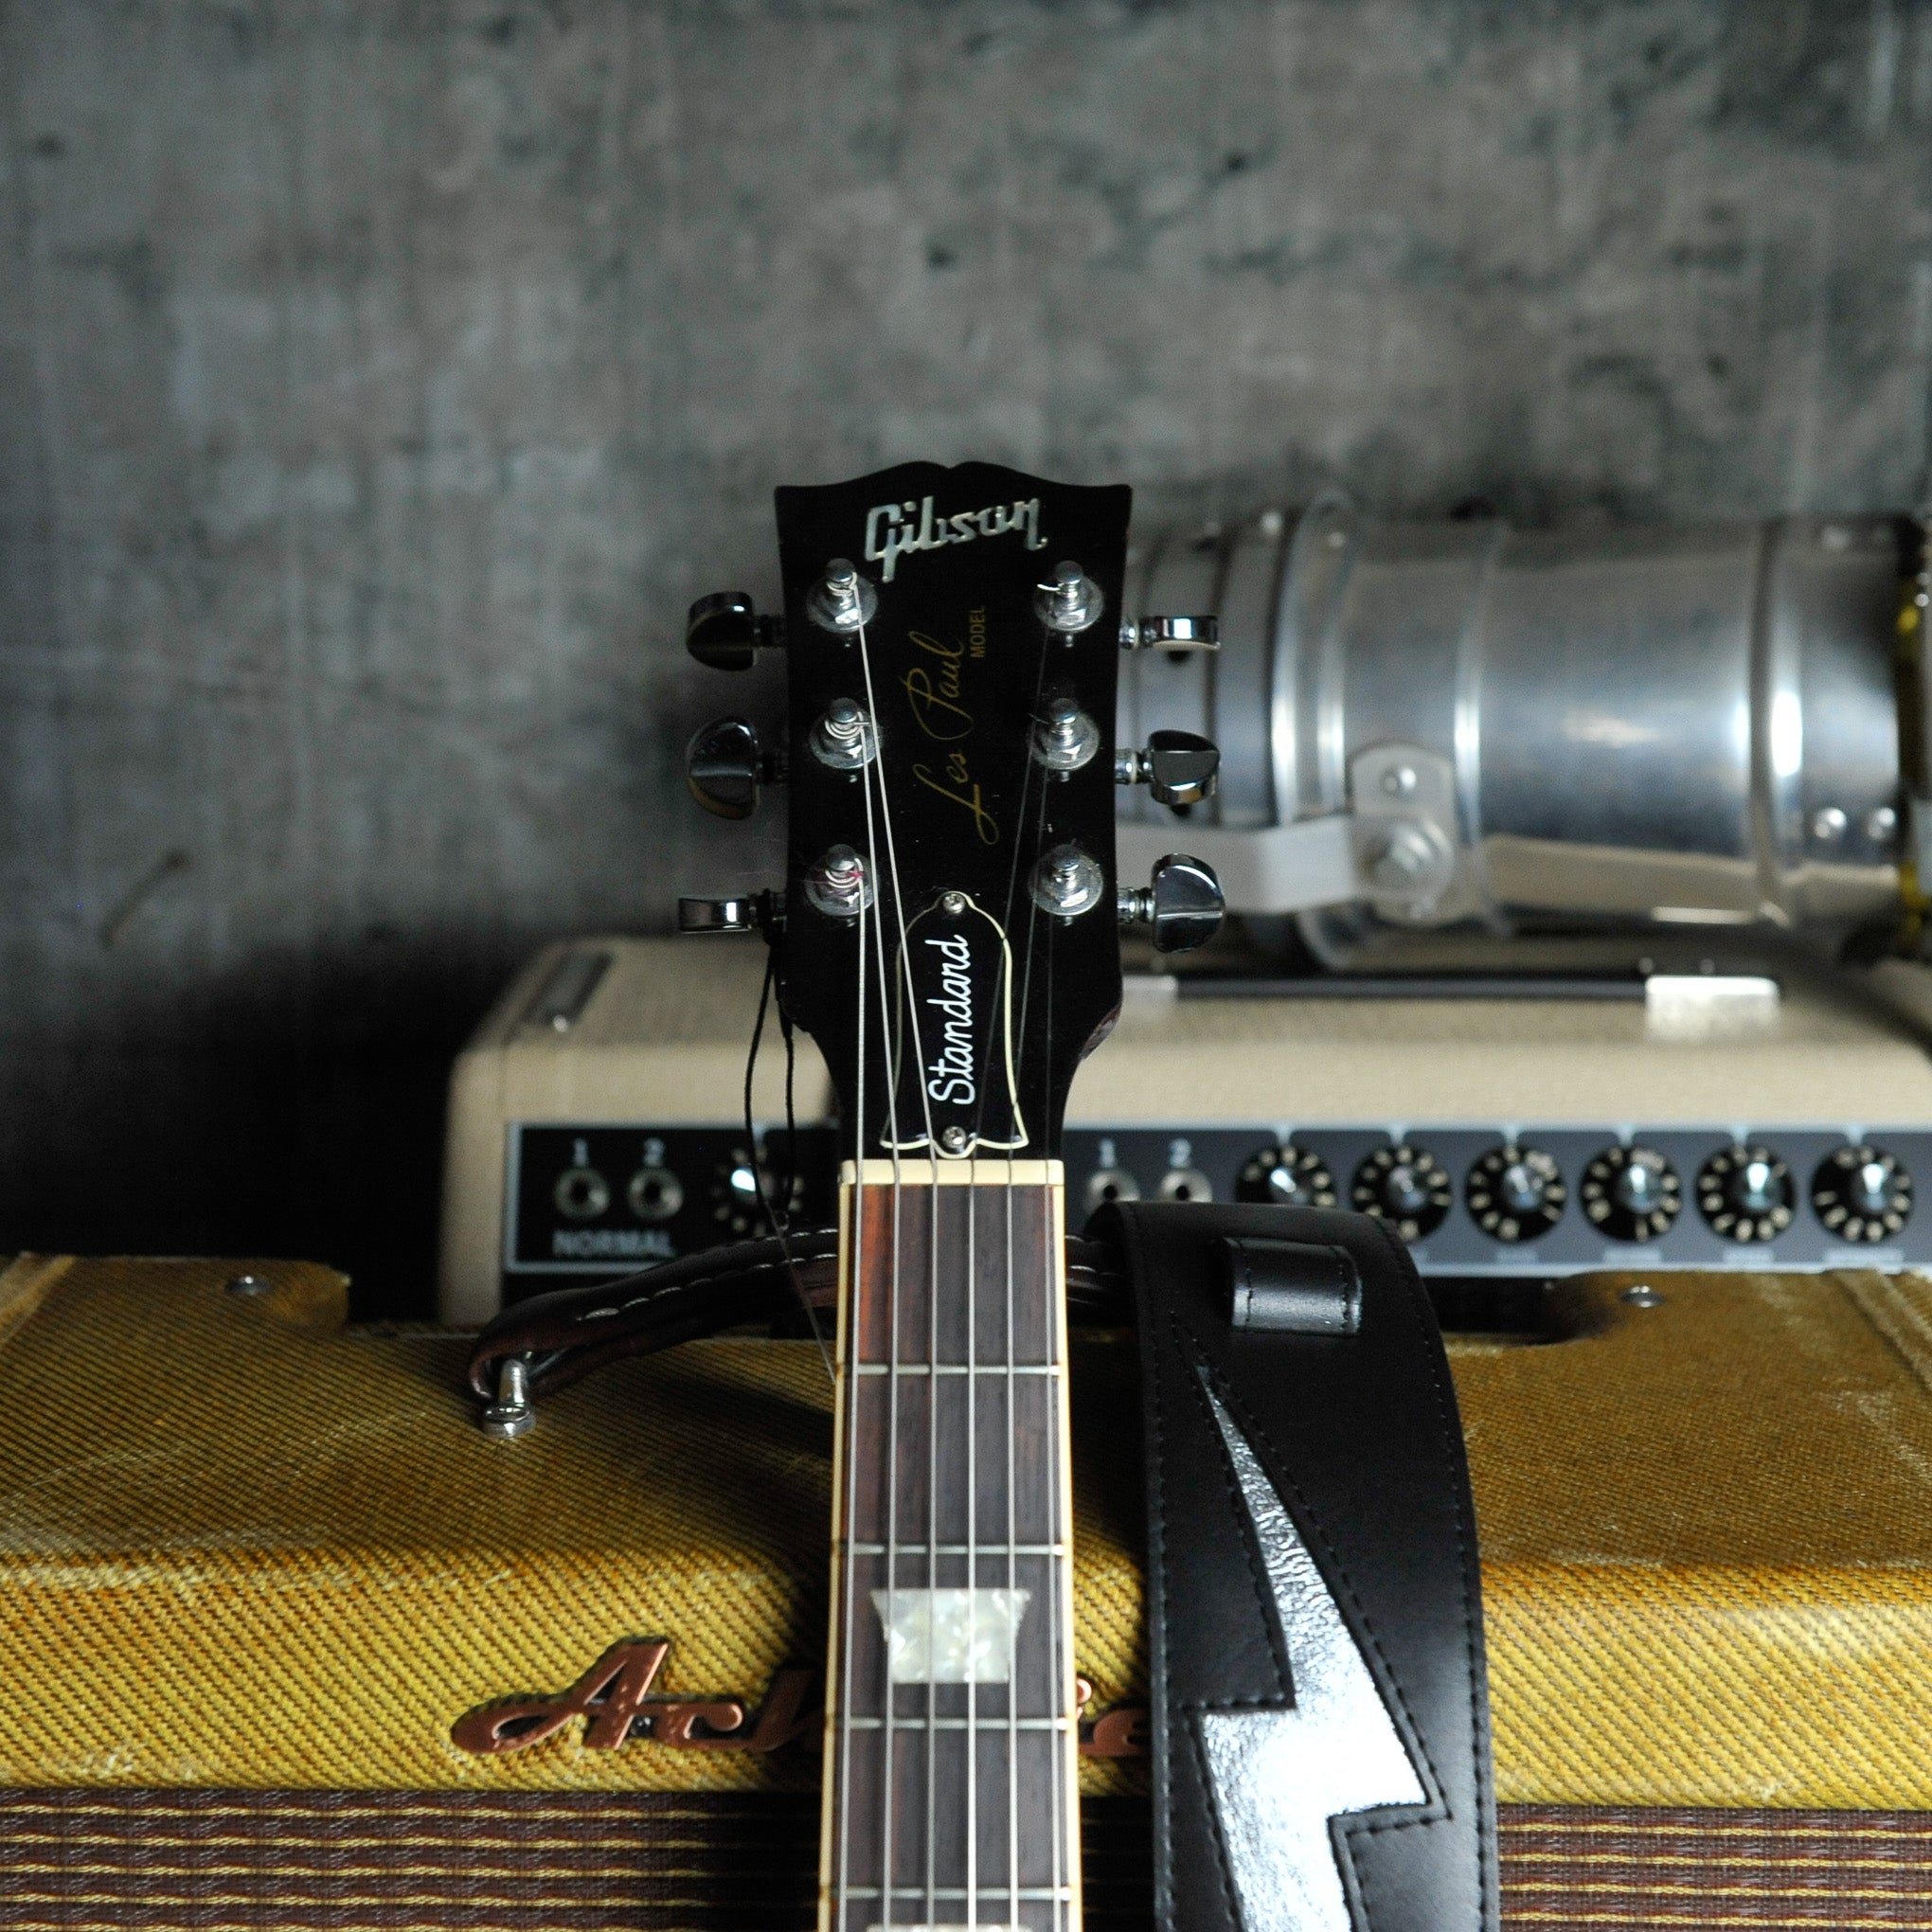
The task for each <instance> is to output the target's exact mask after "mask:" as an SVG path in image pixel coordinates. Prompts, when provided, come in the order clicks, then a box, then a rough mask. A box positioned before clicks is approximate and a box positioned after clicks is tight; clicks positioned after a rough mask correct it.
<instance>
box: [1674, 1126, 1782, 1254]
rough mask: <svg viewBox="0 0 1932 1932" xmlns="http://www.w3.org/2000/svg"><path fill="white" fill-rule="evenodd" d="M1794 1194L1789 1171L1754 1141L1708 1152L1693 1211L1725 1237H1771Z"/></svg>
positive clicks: (1775, 1234)
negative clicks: (1741, 1145)
mask: <svg viewBox="0 0 1932 1932" xmlns="http://www.w3.org/2000/svg"><path fill="white" fill-rule="evenodd" d="M1797 1198H1798V1190H1796V1189H1795V1188H1794V1187H1793V1186H1792V1184H1791V1170H1790V1169H1789V1168H1788V1167H1786V1166H1785V1164H1784V1163H1783V1161H1781V1160H1780V1158H1779V1157H1778V1156H1777V1155H1776V1154H1773V1153H1772V1152H1771V1150H1770V1149H1769V1148H1768V1147H1761V1146H1759V1145H1758V1144H1757V1143H1756V1142H1755V1141H1754V1142H1752V1143H1751V1144H1750V1145H1748V1146H1745V1147H1727V1148H1726V1149H1725V1151H1724V1152H1723V1153H1722V1154H1712V1155H1711V1156H1710V1158H1709V1159H1708V1161H1706V1162H1705V1163H1704V1169H1703V1172H1701V1173H1699V1175H1698V1176H1697V1207H1698V1211H1699V1212H1700V1213H1701V1214H1702V1215H1703V1216H1704V1218H1705V1220H1706V1221H1708V1223H1709V1224H1710V1227H1711V1231H1712V1232H1713V1233H1714V1234H1721V1235H1723V1236H1724V1238H1725V1240H1726V1241H1735V1242H1740V1243H1744V1242H1754V1241H1776V1240H1777V1238H1778V1237H1779V1236H1780V1234H1782V1233H1783V1232H1784V1230H1785V1229H1786V1228H1787V1227H1789V1226H1790V1225H1791V1219H1792V1212H1793V1207H1794V1205H1795V1203H1796V1201H1797Z"/></svg>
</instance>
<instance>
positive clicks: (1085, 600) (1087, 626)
mask: <svg viewBox="0 0 1932 1932" xmlns="http://www.w3.org/2000/svg"><path fill="white" fill-rule="evenodd" d="M1105 605H1106V599H1105V598H1104V597H1102V596H1101V594H1100V585H1099V584H1098V583H1096V582H1095V581H1093V579H1092V578H1091V577H1089V576H1088V575H1087V574H1086V572H1085V571H1084V570H1082V568H1081V567H1080V565H1079V564H1072V563H1068V564H1055V565H1054V566H1053V581H1052V582H1050V583H1042V584H1036V585H1035V586H1034V589H1033V608H1034V609H1035V610H1036V611H1037V612H1039V614H1040V621H1041V622H1042V623H1043V624H1045V625H1046V626H1047V629H1048V630H1049V631H1053V632H1056V633H1057V634H1058V635H1060V636H1062V637H1065V638H1068V639H1071V638H1074V637H1077V636H1078V635H1080V634H1081V632H1082V631H1089V630H1091V629H1092V628H1093V627H1094V625H1095V624H1097V623H1099V622H1100V612H1101V611H1102V610H1103V609H1104V608H1105Z"/></svg>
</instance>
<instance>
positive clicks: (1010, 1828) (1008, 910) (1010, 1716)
mask: <svg viewBox="0 0 1932 1932" xmlns="http://www.w3.org/2000/svg"><path fill="white" fill-rule="evenodd" d="M1052 635H1053V634H1052V633H1051V632H1044V631H1043V633H1042V637H1041V652H1040V659H1039V671H1038V675H1037V677H1036V678H1035V681H1034V689H1033V703H1032V716H1031V720H1030V722H1032V723H1035V724H1037V723H1039V722H1041V721H1042V717H1043V713H1042V705H1043V703H1044V699H1045V692H1046V685H1047V667H1048V663H1049V660H1050V658H1051V655H1052V649H1053V646H1052V641H1051V640H1052ZM1037 762H1038V761H1037V760H1034V759H1033V758H1032V757H1031V756H1030V755H1029V757H1028V759H1027V762H1026V765H1025V767H1024V769H1023V775H1022V779H1021V788H1020V799H1019V811H1018V814H1017V816H1018V820H1019V822H1020V823H1022V824H1024V823H1025V821H1026V818H1027V812H1028V805H1029V793H1030V791H1031V788H1032V785H1033V783H1034V780H1035V778H1038V781H1039V785H1040V798H1039V814H1038V819H1037V821H1036V823H1035V825H1034V828H1033V832H1034V836H1033V839H1032V841H1031V845H1032V849H1033V850H1035V851H1036V852H1037V851H1039V850H1040V849H1041V846H1042V843H1043V840H1044V837H1045V832H1046V824H1047V802H1048V796H1049V792H1048V785H1049V781H1048V778H1047V773H1046V771H1045V769H1044V768H1040V769H1039V770H1038V771H1037V772H1036V769H1035V767H1036V765H1037ZM1026 845H1027V842H1026V841H1024V840H1022V839H1018V838H1016V839H1015V840H1014V841H1013V851H1012V862H1011V865H1010V867H1009V868H1008V872H1007V888H1006V902H1005V904H1004V906H1003V907H1002V915H1003V917H1002V923H1001V930H1002V933H1003V934H1010V933H1011V930H1012V925H1013V921H1014V917H1015V915H1016V913H1017V911H1018V902H1019V891H1020V865H1021V860H1022V857H1023V854H1024V850H1026ZM1038 929H1039V921H1038V917H1037V915H1036V914H1035V912H1034V909H1033V908H1032V907H1030V906H1029V908H1028V938H1027V951H1026V960H1025V974H1024V979H1023V987H1024V991H1023V993H1022V996H1021V1009H1020V1010H1021V1018H1020V1029H1019V1030H1020V1037H1021V1039H1022V1041H1024V1040H1025V1038H1026V1016H1027V1012H1028V1010H1029V1005H1030V999H1031V992H1032V966H1033V948H1034V944H1035V938H1036V935H1037V932H1038ZM1008 965H1009V971H1010V970H1011V955H1010V953H1009V955H1008ZM1004 992H1005V995H1006V998H1005V1001H1004V1002H1001V1003H996V1015H997V1014H999V1013H1000V1012H1001V1011H1002V1010H1003V1011H1004V1012H1006V1013H1010V1010H1011V993H1012V989H1011V981H1010V980H1009V983H1008V985H1007V986H1006V988H1005V989H1004ZM988 1047H989V1055H990V1054H991V1051H992V1048H993V1041H992V1038H991V1036H989V1040H988ZM986 1099H987V1095H986V1093H985V1092H982V1096H981V1100H980V1106H979V1118H978V1122H977V1125H978V1127H979V1128H980V1129H982V1130H983V1128H984V1126H985V1108H986ZM1008 1137H1009V1140H1011V1138H1012V1137H1013V1136H1011V1135H1009V1136H1008ZM1014 1159H1015V1151H1014V1150H1013V1149H1012V1148H1011V1146H1010V1147H1009V1148H1008V1150H1007V1176H1006V1186H1005V1189H1004V1190H1003V1191H1004V1196H1005V1199H1004V1208H1005V1225H1006V1257H1005V1259H1006V1320H1005V1329H1006V1337H1005V1340H1006V1347H1005V1357H1006V1403H1005V1411H1006V1422H1007V1432H1006V1436H1007V1497H1006V1500H1007V1550H1006V1560H1007V1561H1006V1567H1007V1587H1008V1590H1009V1592H1010V1593H1011V1592H1012V1591H1013V1590H1015V1589H1016V1588H1017V1573H1018V1564H1017V1550H1018V1523H1017V1491H1018V1470H1017V1466H1016V1464H1017V1440H1018V1430H1017V1407H1016V1404H1017V1386H1018V1380H1019V1378H1018V1376H1017V1374H1016V1373H1015V1372H1014V1370H1015V1364H1016V1337H1017V1332H1018V1314H1017V1283H1016V1276H1015V1272H1014V1261H1015V1231H1016V1225H1015V1215H1014V1207H1015V1198H1014V1197H1015V1179H1014ZM1050 1231H1051V1230H1050V1224H1049V1223H1047V1222H1045V1221H1043V1233H1045V1234H1047V1235H1048V1236H1050ZM1053 1280H1054V1275H1053V1263H1052V1259H1051V1257H1050V1255H1049V1256H1048V1258H1047V1281H1046V1290H1047V1292H1046V1296H1045V1301H1046V1306H1045V1308H1044V1310H1043V1320H1044V1321H1045V1322H1046V1324H1047V1336H1046V1349H1045V1354H1046V1358H1047V1362H1048V1363H1050V1362H1052V1361H1053V1360H1054V1359H1055V1357H1054V1346H1053V1339H1052V1320H1053V1308H1052V1304H1053V1301H1054V1298H1055V1297H1054V1296H1053V1293H1052V1288H1053ZM1048 1386H1049V1387H1050V1381H1049V1383H1048ZM1047 1410H1048V1415H1047V1421H1048V1435H1049V1438H1050V1439H1051V1440H1050V1444H1049V1455H1050V1456H1051V1457H1052V1458H1054V1462H1055V1466H1056V1468H1057V1462H1058V1455H1059V1450H1058V1437H1057V1434H1056V1433H1055V1432H1054V1430H1053V1428H1052V1423H1053V1420H1054V1414H1055V1410H1054V1404H1053V1403H1052V1401H1051V1399H1050V1397H1049V1400H1048V1403H1047ZM1056 1481H1057V1477H1056ZM1049 1516H1050V1519H1051V1520H1050V1522H1049V1525H1048V1537H1047V1540H1048V1542H1051V1541H1053V1540H1054V1532H1055V1531H1056V1530H1057V1528H1058V1525H1059V1512H1058V1510H1057V1509H1052V1508H1050V1507H1049ZM1047 1565H1048V1583H1049V1590H1048V1592H1047V1611H1048V1620H1049V1623H1050V1624H1051V1627H1052V1630H1053V1632H1054V1635H1053V1636H1052V1637H1051V1638H1050V1639H1049V1642H1050V1645H1051V1648H1050V1650H1049V1671H1048V1674H1049V1678H1050V1679H1051V1683H1052V1686H1053V1687H1054V1688H1053V1689H1052V1690H1050V1691H1049V1698H1050V1701H1052V1702H1054V1703H1056V1704H1057V1703H1058V1702H1059V1698H1060V1690H1059V1682H1060V1676H1061V1674H1062V1669H1063V1667H1064V1658H1062V1657H1060V1655H1059V1649H1060V1637H1059V1617H1058V1611H1057V1607H1056V1606H1057V1602H1058V1597H1057V1590H1058V1584H1059V1564H1058V1561H1057V1560H1056V1559H1054V1558H1051V1557H1049V1558H1048V1559H1047ZM1007 1601H1008V1602H1009V1604H1011V1602H1012V1601H1013V1599H1012V1596H1011V1594H1009V1597H1008V1600H1007ZM1020 1689H1021V1686H1020V1681H1019V1646H1018V1639H1017V1632H1015V1633H1014V1634H1013V1640H1012V1644H1011V1655H1010V1661H1009V1681H1008V1686H1007V1737H1006V1774H1007V1776H1006V1787H1007V1893H1008V1923H1010V1924H1014V1925H1017V1924H1018V1923H1019V1920H1020V1912H1019V1891H1020V1879H1019V1776H1018V1761H1019V1699H1020ZM1049 1768H1050V1781H1051V1783H1052V1786H1053V1791H1054V1817H1055V1820H1056V1822H1055V1827H1054V1835H1055V1847H1054V1860H1055V1869H1056V1873H1057V1871H1058V1869H1059V1864H1060V1855H1061V1854H1060V1846H1059V1843H1058V1837H1059V1827H1058V1822H1057V1820H1058V1816H1059V1809H1060V1797H1059V1784H1060V1780H1061V1779H1062V1778H1063V1777H1064V1764H1063V1763H1062V1762H1053V1763H1052V1764H1051V1765H1050V1767H1049ZM1057 1883H1058V1880H1057V1877H1056V1887H1057ZM1054 1910H1055V1912H1056V1914H1057V1913H1058V1910H1059V1907H1058V1905H1057V1904H1056V1905H1055V1907H1054Z"/></svg>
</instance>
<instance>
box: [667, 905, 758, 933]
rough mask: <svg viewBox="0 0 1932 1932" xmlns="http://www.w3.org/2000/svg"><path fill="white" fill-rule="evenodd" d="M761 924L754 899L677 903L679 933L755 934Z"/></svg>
mask: <svg viewBox="0 0 1932 1932" xmlns="http://www.w3.org/2000/svg"><path fill="white" fill-rule="evenodd" d="M760 923H761V921H760V918H759V904H758V901H757V900H756V899H753V898H720V899H703V898H700V899H680V900H679V901H678V903H677V929H678V931H679V932H681V933H755V932H757V931H758V929H759V926H760Z"/></svg>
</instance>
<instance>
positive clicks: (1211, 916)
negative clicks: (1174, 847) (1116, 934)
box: [1119, 852, 1227, 953]
mask: <svg viewBox="0 0 1932 1932" xmlns="http://www.w3.org/2000/svg"><path fill="white" fill-rule="evenodd" d="M1119 904H1120V923H1121V924H1122V925H1123V926H1127V925H1144V926H1146V927H1147V928H1148V936H1149V938H1151V939H1153V941H1154V951H1155V952H1156V953H1191V952H1192V951H1193V950H1194V948H1195V947H1196V946H1205V945H1206V944H1207V941H1208V940H1209V939H1212V938H1213V937H1214V935H1215V934H1216V933H1218V932H1219V931H1220V930H1221V921H1222V918H1223V915H1224V914H1225V912H1226V910H1227V903H1226V901H1225V898H1224V897H1223V895H1222V891H1221V881H1220V880H1219V879H1218V878H1216V877H1215V875H1214V868H1213V867H1212V866H1210V865H1208V864H1207V861H1206V860H1205V859H1193V858H1190V857H1189V856H1188V855H1187V853H1185V852H1169V853H1168V854H1167V856H1166V857H1165V858H1163V859H1160V860H1158V861H1157V862H1156V863H1155V865H1154V874H1153V876H1152V878H1151V879H1150V880H1149V881H1148V883H1147V884H1146V885H1145V886H1140V887H1138V888H1131V887H1128V886H1122V887H1121V888H1120V902H1119Z"/></svg>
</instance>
